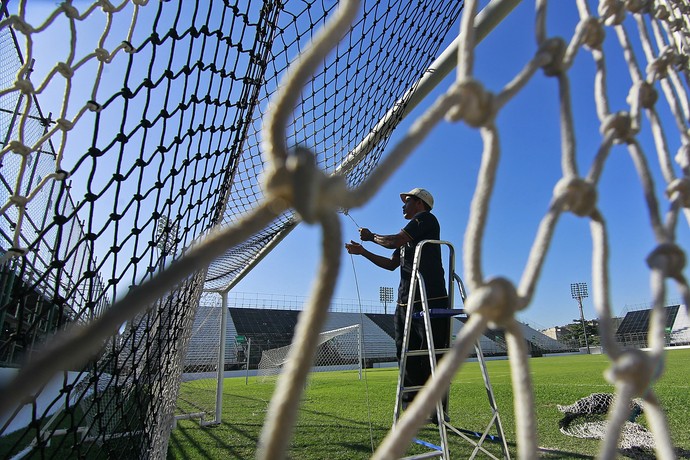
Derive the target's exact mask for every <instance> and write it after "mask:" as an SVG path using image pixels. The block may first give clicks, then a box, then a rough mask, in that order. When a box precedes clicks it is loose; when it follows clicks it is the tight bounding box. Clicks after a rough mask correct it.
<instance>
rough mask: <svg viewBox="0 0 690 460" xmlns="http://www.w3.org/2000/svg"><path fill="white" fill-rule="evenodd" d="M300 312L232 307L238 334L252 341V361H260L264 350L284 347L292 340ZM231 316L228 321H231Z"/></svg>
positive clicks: (231, 314) (250, 357) (231, 313)
mask: <svg viewBox="0 0 690 460" xmlns="http://www.w3.org/2000/svg"><path fill="white" fill-rule="evenodd" d="M299 313H300V312H299V311H296V310H262V309H256V308H230V318H232V323H234V327H235V330H236V335H237V334H239V335H243V336H245V337H247V338H248V339H251V341H252V347H251V351H250V356H249V361H250V363H258V362H259V361H260V360H261V352H262V351H263V350H268V349H271V348H277V347H284V346H286V345H289V344H290V342H292V335H293V334H294V332H295V326H296V325H297V317H298V316H299ZM230 318H228V323H230V322H231V321H230V320H229V319H230Z"/></svg>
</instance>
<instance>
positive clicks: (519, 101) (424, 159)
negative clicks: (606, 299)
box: [235, 1, 690, 327]
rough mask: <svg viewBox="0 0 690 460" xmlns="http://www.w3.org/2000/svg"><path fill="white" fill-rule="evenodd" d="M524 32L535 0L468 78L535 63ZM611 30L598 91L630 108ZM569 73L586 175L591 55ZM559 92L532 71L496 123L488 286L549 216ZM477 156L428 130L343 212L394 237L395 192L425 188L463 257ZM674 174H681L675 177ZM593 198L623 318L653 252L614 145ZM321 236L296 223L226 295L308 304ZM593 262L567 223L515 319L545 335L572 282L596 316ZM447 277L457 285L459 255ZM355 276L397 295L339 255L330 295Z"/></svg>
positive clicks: (462, 142) (559, 316)
mask: <svg viewBox="0 0 690 460" xmlns="http://www.w3.org/2000/svg"><path fill="white" fill-rule="evenodd" d="M577 17H578V16H577V11H576V9H575V6H574V4H568V5H564V4H562V3H559V4H558V11H555V9H554V8H552V10H551V11H550V12H549V20H548V27H547V30H548V31H549V34H550V35H551V34H557V35H561V36H564V37H568V38H569V37H571V36H572V34H573V31H574V28H575V25H576V21H577ZM533 24H534V2H528V1H525V2H522V4H521V5H519V6H518V7H517V9H516V10H515V11H513V13H512V14H511V15H510V16H509V17H508V18H507V19H506V20H505V21H504V22H503V23H502V24H500V25H499V26H498V27H497V29H496V30H495V31H494V32H493V33H492V34H490V36H489V37H488V38H487V39H486V40H485V41H484V42H482V43H481V44H480V45H479V46H478V48H477V58H476V59H477V61H476V67H475V76H476V77H477V78H478V79H479V80H480V81H482V82H483V83H484V85H485V86H486V87H487V88H488V89H490V90H492V91H499V90H500V88H502V87H503V86H504V85H505V84H506V83H507V82H508V81H510V80H511V79H512V77H513V76H514V75H515V74H516V73H517V72H518V71H519V70H520V69H521V68H522V66H524V65H525V64H526V63H527V62H528V60H529V59H530V58H531V56H533V55H534V53H535V52H536V40H535V38H534V32H533V30H534V26H533ZM630 25H631V24H630V23H628V24H626V26H628V27H629V26H630ZM608 32H609V33H608V35H607V42H606V45H605V55H606V57H607V66H609V67H608V69H609V87H608V89H607V92H608V94H609V98H610V101H611V111H612V112H613V111H619V110H629V108H628V105H627V103H626V102H625V97H626V95H627V92H628V90H629V88H630V77H629V75H628V73H627V70H626V69H625V68H624V67H623V65H624V62H623V61H622V58H621V57H620V54H621V53H620V51H616V50H617V44H616V42H617V41H614V40H615V35H614V34H613V33H612V32H611V31H608ZM631 32H635V31H634V30H632V31H631ZM451 38H452V37H451ZM641 62H644V61H643V60H642V61H641ZM569 75H570V85H571V90H572V94H573V110H574V114H575V124H576V125H575V128H576V133H577V152H578V153H577V155H578V167H579V171H580V174H581V175H583V176H584V175H586V173H587V171H588V169H589V167H590V164H591V161H592V158H593V157H594V155H595V154H596V152H597V149H598V147H599V144H600V142H601V134H600V133H599V121H598V119H597V117H596V112H595V107H594V95H593V89H592V82H593V78H594V64H593V60H592V57H591V54H590V53H589V52H587V51H584V50H580V52H579V54H578V56H577V58H576V61H575V65H574V67H573V69H572V71H571V72H570V73H569ZM454 78H455V75H454V74H451V75H450V76H449V77H448V78H446V80H445V81H444V82H443V83H442V84H441V85H440V86H439V87H438V88H437V89H436V90H435V91H434V93H433V94H432V95H431V96H429V98H428V99H427V100H426V101H425V102H424V103H422V104H421V105H420V106H419V107H418V108H417V109H416V110H415V111H414V112H413V114H412V115H411V116H410V117H408V120H407V121H405V122H404V123H403V124H402V125H401V127H400V128H399V129H398V133H397V135H396V136H394V137H393V141H392V142H391V143H390V144H389V150H390V148H391V147H392V145H393V143H394V142H395V139H396V138H399V136H400V135H401V133H402V132H403V130H406V129H407V128H408V127H409V124H410V121H411V120H413V119H414V118H415V117H416V116H417V115H419V114H420V113H422V111H423V110H425V109H426V108H427V107H428V106H429V104H430V102H431V101H432V100H434V99H435V98H436V97H437V96H438V95H439V94H441V92H442V91H445V90H446V89H447V88H448V86H449V85H450V83H451V82H452V81H453V79H454ZM557 95H558V87H557V83H556V81H555V80H554V79H551V78H547V77H545V76H544V75H543V74H542V73H541V72H538V74H537V75H536V76H535V78H533V79H532V81H531V82H530V83H529V85H528V86H527V87H526V88H525V89H524V90H523V91H522V92H521V93H520V94H519V95H518V96H517V97H516V98H514V99H513V100H512V101H511V102H509V103H508V105H507V106H506V107H504V109H503V110H502V111H501V112H500V114H499V116H498V118H497V125H498V127H499V132H500V137H501V148H502V156H501V163H500V166H499V170H498V179H497V185H496V188H495V191H494V195H493V197H492V200H491V208H490V217H489V221H488V226H487V229H486V234H485V236H484V254H483V259H482V263H483V267H484V273H485V276H487V277H493V276H506V277H508V278H509V279H511V280H513V282H514V283H515V284H517V283H518V282H519V279H520V277H521V275H522V272H523V270H524V267H525V264H526V261H527V257H528V254H529V250H530V247H531V245H532V243H533V241H534V238H535V234H536V231H537V227H538V225H539V222H540V220H541V218H542V217H543V216H544V214H545V212H546V210H547V207H548V204H549V201H550V199H551V197H552V191H553V187H554V186H555V184H556V182H557V181H558V179H559V178H560V177H561V169H560V141H561V139H560V132H559V123H558V99H557ZM657 107H658V109H659V110H660V112H667V111H668V110H667V106H666V105H665V103H664V102H663V101H661V102H660V103H659V104H657ZM664 116H667V114H665V115H664ZM668 120H669V121H670V119H668ZM665 127H666V128H667V132H666V136H667V140H668V142H669V145H670V146H671V147H670V151H671V152H672V154H674V155H675V151H676V149H677V147H678V145H679V139H678V138H679V135H678V132H677V130H676V128H675V125H674V124H673V123H672V122H670V123H666V124H665ZM649 134H650V128H649V125H648V124H646V123H645V124H644V125H643V129H642V132H641V134H640V136H639V139H640V141H641V142H642V143H643V148H644V150H645V153H646V155H647V158H648V161H649V163H650V165H651V167H652V168H653V170H654V173H655V181H656V182H655V185H656V187H657V190H658V192H657V198H658V199H659V200H660V202H661V205H660V208H661V210H662V211H665V210H666V209H667V208H668V204H667V202H666V201H665V198H664V196H663V189H664V186H665V184H664V182H663V180H662V178H661V176H660V175H659V171H658V165H656V164H655V163H657V160H656V152H655V150H654V149H653V144H652V143H651V140H650V136H649ZM481 152H482V145H481V140H480V138H479V133H478V132H477V131H475V130H473V129H469V128H468V127H467V126H466V125H464V124H462V123H460V124H456V123H447V122H444V123H442V124H440V125H438V126H437V127H436V129H435V130H434V131H433V132H432V133H431V134H430V136H429V137H428V138H427V139H426V140H425V141H424V143H423V144H422V145H421V146H420V147H419V148H418V149H417V151H416V153H415V154H413V156H412V157H411V158H410V159H409V160H408V161H407V162H406V163H405V164H404V165H403V167H402V168H400V170H398V171H397V172H396V173H395V174H394V175H393V176H392V177H391V179H390V180H389V181H388V183H387V184H386V185H385V186H384V187H383V188H382V190H381V191H380V193H379V194H378V195H377V196H376V197H375V198H374V199H373V200H371V201H370V202H369V203H367V205H366V206H364V207H363V208H361V209H353V210H351V211H350V215H351V216H352V217H353V218H354V220H355V221H356V222H357V223H358V224H359V225H361V226H365V227H368V228H370V229H371V230H372V231H374V232H377V233H382V234H390V233H397V232H398V231H399V230H400V229H401V228H402V227H403V226H404V225H405V223H406V221H404V219H403V218H402V213H401V205H402V203H401V201H400V198H399V197H398V194H399V193H400V192H404V191H408V190H409V189H411V188H413V187H424V188H427V189H428V190H429V191H430V192H431V193H432V194H433V195H434V198H435V200H436V206H435V208H434V213H435V214H436V216H437V217H438V218H439V221H440V223H441V238H442V239H444V240H447V241H450V242H451V243H453V244H454V246H455V248H456V251H458V254H459V255H460V251H461V250H462V241H463V235H464V232H465V226H466V224H467V219H468V216H469V206H470V201H471V199H472V195H473V192H474V187H475V185H476V180H477V172H478V169H479V162H480V158H481ZM676 171H677V173H678V172H679V169H677V170H676ZM598 190H599V201H598V203H599V209H600V210H601V211H602V212H603V214H604V216H605V218H606V221H607V227H608V231H609V239H610V245H611V248H610V253H611V254H610V265H609V271H610V279H611V303H612V307H613V309H614V313H618V314H620V313H622V312H623V311H624V310H625V309H627V308H631V307H637V306H639V305H640V304H647V303H649V302H650V301H651V294H650V288H649V285H650V282H649V271H648V269H647V267H646V263H645V258H646V256H647V255H648V254H649V252H650V251H651V250H652V249H653V248H654V247H655V245H656V243H655V241H654V238H653V234H652V231H651V228H650V223H649V222H650V220H649V216H648V211H647V208H646V205H645V202H644V197H643V192H642V188H641V185H640V181H639V179H638V176H637V173H636V171H635V169H634V166H633V163H632V160H631V158H630V156H629V154H628V152H627V149H625V148H624V147H623V146H616V147H614V149H613V150H612V152H611V155H610V157H609V159H608V160H607V163H606V166H605V169H604V173H603V175H602V178H601V181H600V185H599V188H598ZM341 221H342V225H343V231H344V235H345V238H346V239H347V240H349V239H354V240H358V232H357V227H356V225H355V224H354V223H353V222H352V220H350V219H349V218H347V216H342V219H341ZM320 238H321V233H320V230H319V229H318V228H315V227H310V226H308V225H305V224H301V225H300V226H299V227H298V228H297V229H296V230H294V231H293V232H292V234H290V235H289V236H288V237H287V238H286V239H285V240H284V241H283V242H282V243H281V244H280V245H279V247H277V248H276V249H275V250H274V251H273V252H272V253H271V254H270V255H268V256H267V257H266V258H265V259H264V260H263V261H262V262H261V263H260V264H259V266H258V267H256V268H255V269H254V270H253V271H252V273H250V274H249V275H248V276H247V277H246V278H245V279H243V280H242V281H241V282H240V283H239V284H238V285H237V286H236V288H235V291H241V292H261V293H272V294H289V295H307V294H308V293H309V290H310V287H311V285H312V282H313V278H314V273H315V270H316V266H317V262H318V258H319V254H318V250H319V249H318V245H319V240H320ZM677 241H678V242H679V243H680V244H681V245H685V246H687V242H688V241H690V232H689V231H688V222H687V220H685V219H684V218H681V219H680V220H679V224H678V234H677ZM365 244H366V245H367V246H368V247H369V249H370V250H373V251H374V252H378V253H379V254H389V253H390V252H389V251H388V250H385V249H383V248H379V247H376V246H375V245H373V243H365ZM591 253H592V245H591V238H590V231H589V222H588V220H587V219H583V218H578V217H575V216H574V215H571V214H564V215H563V216H562V217H561V219H560V221H559V224H558V227H557V230H556V234H555V236H554V239H553V241H552V243H551V247H550V249H549V253H548V256H547V261H546V264H545V266H544V269H543V272H542V276H541V279H540V282H539V284H538V287H537V291H536V295H535V297H534V300H533V302H532V304H531V305H530V307H529V308H528V309H527V310H526V311H524V312H522V313H521V314H520V317H521V319H523V321H525V322H527V323H529V324H531V325H534V326H538V327H549V326H553V325H561V324H567V323H569V322H571V320H573V319H574V318H578V317H579V311H578V308H577V303H576V302H575V301H574V300H573V299H572V298H571V295H570V284H571V283H575V282H585V283H587V284H588V285H589V288H590V298H588V299H585V301H584V313H585V316H586V317H587V318H593V317H595V316H596V313H595V310H594V307H593V305H592V299H591V289H592V283H591V263H592V260H591ZM456 271H458V272H459V273H460V274H461V276H462V266H461V261H460V258H458V261H457V264H456ZM355 279H356V280H357V282H358V286H359V292H360V295H361V298H362V299H366V300H374V301H376V300H378V296H379V287H381V286H390V287H394V288H396V287H397V282H398V272H397V271H396V272H387V271H385V270H381V269H378V268H376V267H374V266H373V265H372V264H371V263H369V262H368V261H366V260H365V259H363V258H361V257H355V258H354V268H353V264H352V262H351V259H350V256H349V255H348V254H347V253H346V252H345V250H344V249H343V260H342V266H341V272H340V278H339V281H338V286H337V291H336V295H335V296H336V297H338V298H346V299H356V298H357V285H356V283H355ZM678 298H679V295H678V292H677V291H676V290H675V287H673V285H672V284H669V290H668V299H669V302H674V301H678Z"/></svg>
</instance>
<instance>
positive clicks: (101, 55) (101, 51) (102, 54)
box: [93, 48, 110, 64]
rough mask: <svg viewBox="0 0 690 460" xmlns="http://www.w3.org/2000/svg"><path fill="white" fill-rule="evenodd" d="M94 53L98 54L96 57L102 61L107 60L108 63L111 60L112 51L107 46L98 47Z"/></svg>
mask: <svg viewBox="0 0 690 460" xmlns="http://www.w3.org/2000/svg"><path fill="white" fill-rule="evenodd" d="M93 53H94V54H95V55H96V59H98V60H99V61H100V62H105V63H106V64H107V63H109V62H110V53H109V52H108V50H107V49H105V48H96V49H95V50H94V51H93Z"/></svg>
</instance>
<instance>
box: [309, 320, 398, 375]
mask: <svg viewBox="0 0 690 460" xmlns="http://www.w3.org/2000/svg"><path fill="white" fill-rule="evenodd" d="M378 316H382V317H385V318H387V319H388V321H389V323H390V328H391V329H392V328H393V316H392V315H378ZM361 318H363V319H364V324H363V325H362V330H363V334H364V337H363V348H364V353H363V356H364V359H365V360H366V364H367V366H368V365H370V364H371V363H376V362H388V361H395V343H394V342H393V340H392V336H391V335H390V333H389V332H388V331H386V330H384V329H383V328H381V324H380V323H377V322H374V321H373V320H372V319H371V315H360V314H359V313H337V312H333V313H331V314H329V315H328V319H327V320H326V323H325V325H324V327H323V330H324V331H329V330H333V329H338V328H341V327H346V326H351V325H353V324H359V323H360V320H361ZM381 323H385V322H384V321H381Z"/></svg>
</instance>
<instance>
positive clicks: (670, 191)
mask: <svg viewBox="0 0 690 460" xmlns="http://www.w3.org/2000/svg"><path fill="white" fill-rule="evenodd" d="M666 195H667V196H668V197H669V199H670V200H671V201H676V200H679V201H680V202H681V203H682V204H683V207H684V208H688V209H690V177H683V178H678V179H674V180H673V181H672V182H671V183H670V184H668V187H666Z"/></svg>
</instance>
